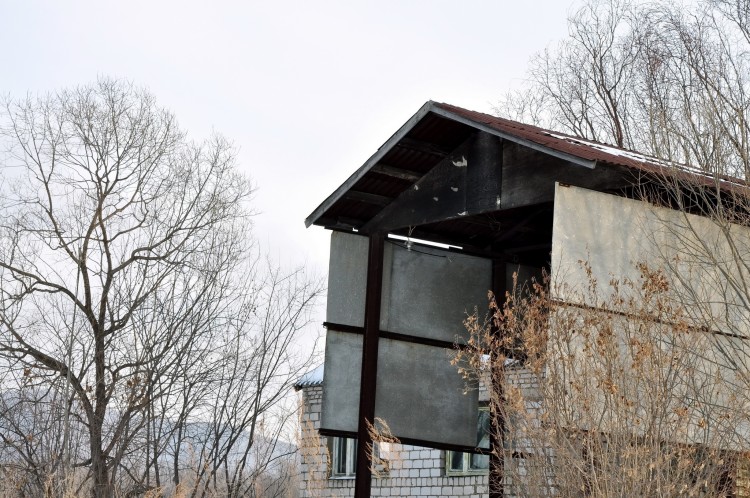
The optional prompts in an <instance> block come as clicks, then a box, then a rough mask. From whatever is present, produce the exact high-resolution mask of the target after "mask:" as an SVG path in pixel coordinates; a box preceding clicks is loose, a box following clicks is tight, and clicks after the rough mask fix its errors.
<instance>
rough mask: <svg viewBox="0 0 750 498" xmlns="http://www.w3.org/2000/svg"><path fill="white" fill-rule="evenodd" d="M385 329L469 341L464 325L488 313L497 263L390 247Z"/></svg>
mask: <svg viewBox="0 0 750 498" xmlns="http://www.w3.org/2000/svg"><path fill="white" fill-rule="evenodd" d="M384 259H385V262H384V268H385V274H384V275H383V301H382V313H381V315H380V328H381V329H383V330H388V331H390V332H398V333H400V334H408V335H412V336H416V337H425V338H430V339H439V340H443V341H448V342H453V341H455V340H457V339H458V340H459V342H463V341H465V339H466V329H465V328H464V326H463V321H464V319H465V318H466V314H467V312H468V313H473V312H474V307H475V306H478V307H479V309H480V310H485V309H487V291H488V290H490V288H491V287H492V261H491V260H489V259H484V258H477V257H474V256H466V255H463V254H456V253H451V252H449V251H444V250H440V249H434V248H428V247H422V246H420V247H418V248H413V249H412V250H411V251H409V250H407V249H406V248H404V247H401V246H400V245H396V244H392V243H389V244H386V250H385V258H384Z"/></svg>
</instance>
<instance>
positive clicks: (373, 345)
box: [354, 233, 385, 498]
mask: <svg viewBox="0 0 750 498" xmlns="http://www.w3.org/2000/svg"><path fill="white" fill-rule="evenodd" d="M384 246H385V234H384V233H374V234H371V235H370V249H369V252H368V256H367V291H366V294H365V336H364V344H363V346H362V372H361V382H360V391H359V422H358V426H357V476H356V481H355V484H354V496H355V498H370V489H371V486H372V472H371V470H370V469H371V467H370V455H369V452H368V447H371V446H372V438H370V434H369V431H368V430H367V426H368V425H369V424H373V423H374V420H375V386H376V380H377V372H378V340H379V334H380V304H381V294H382V289H383V251H384Z"/></svg>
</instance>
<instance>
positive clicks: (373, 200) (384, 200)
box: [344, 190, 393, 206]
mask: <svg viewBox="0 0 750 498" xmlns="http://www.w3.org/2000/svg"><path fill="white" fill-rule="evenodd" d="M344 199H350V200H353V201H361V202H366V203H368V204H375V205H377V206H387V205H388V204H390V203H391V201H392V200H393V199H391V198H390V197H386V196H384V195H378V194H371V193H369V192H360V191H358V190H350V191H348V192H347V193H345V194H344Z"/></svg>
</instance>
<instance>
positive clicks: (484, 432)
mask: <svg viewBox="0 0 750 498" xmlns="http://www.w3.org/2000/svg"><path fill="white" fill-rule="evenodd" d="M477 447H478V448H483V449H489V447H490V410H489V407H486V406H483V407H480V408H479V415H478V416H477ZM489 468H490V456H489V455H480V454H477V453H465V452H463V451H448V452H446V453H445V470H446V474H447V475H465V474H473V473H486V472H487V470H488V469H489Z"/></svg>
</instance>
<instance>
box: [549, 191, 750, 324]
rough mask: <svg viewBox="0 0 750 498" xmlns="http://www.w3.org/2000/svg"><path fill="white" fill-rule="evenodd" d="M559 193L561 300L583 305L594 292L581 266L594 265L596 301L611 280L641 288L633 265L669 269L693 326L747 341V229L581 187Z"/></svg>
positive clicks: (555, 266)
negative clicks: (633, 282) (735, 335)
mask: <svg viewBox="0 0 750 498" xmlns="http://www.w3.org/2000/svg"><path fill="white" fill-rule="evenodd" d="M555 195H556V196H555V212H554V227H553V243H552V283H553V289H552V290H553V292H554V293H555V295H556V297H558V298H560V299H562V300H565V301H570V302H582V301H583V297H584V296H585V295H586V294H587V293H589V291H588V288H589V278H588V276H587V275H586V272H584V271H583V270H582V268H581V264H580V263H579V261H586V262H588V264H589V265H590V267H591V277H592V278H593V279H595V280H596V282H597V285H598V291H597V293H598V296H597V298H596V301H604V300H606V299H607V297H608V295H609V294H610V293H611V288H610V287H609V285H608V283H609V282H610V280H611V279H612V278H615V279H619V280H621V281H622V280H623V279H625V278H628V279H631V280H632V281H635V282H637V281H638V279H639V278H640V273H639V270H638V268H637V267H636V265H637V264H638V263H642V262H644V263H647V264H648V265H649V267H650V268H652V269H657V268H662V269H663V270H664V271H665V274H666V275H667V277H668V279H669V283H670V292H671V295H672V296H673V298H674V299H675V301H676V302H679V303H681V306H682V308H683V309H684V311H685V312H686V313H689V315H690V319H691V320H692V322H693V324H694V325H695V326H699V327H707V328H709V329H712V330H718V331H721V332H727V333H733V334H739V335H743V336H747V335H749V333H750V295H749V294H748V291H747V286H746V282H748V281H750V250H749V249H748V248H750V230H748V229H747V228H745V227H740V226H737V225H724V226H722V225H718V224H716V223H715V222H713V221H711V220H709V219H707V218H703V217H700V216H694V215H689V214H684V213H681V212H678V211H674V210H670V209H665V208H657V207H655V206H652V205H649V204H647V203H645V202H641V201H637V200H632V199H625V198H622V197H617V196H613V195H608V194H602V193H599V192H594V191H590V190H586V189H582V188H577V187H562V186H559V185H558V186H557V189H556V194H555ZM587 298H588V299H589V301H594V299H593V296H587ZM589 304H591V302H589Z"/></svg>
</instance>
